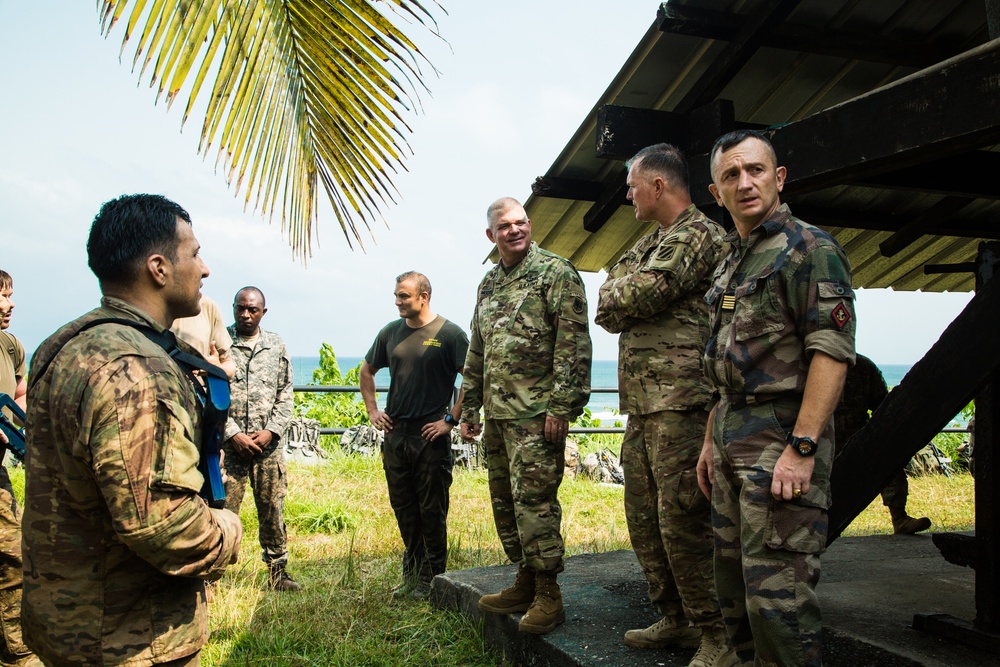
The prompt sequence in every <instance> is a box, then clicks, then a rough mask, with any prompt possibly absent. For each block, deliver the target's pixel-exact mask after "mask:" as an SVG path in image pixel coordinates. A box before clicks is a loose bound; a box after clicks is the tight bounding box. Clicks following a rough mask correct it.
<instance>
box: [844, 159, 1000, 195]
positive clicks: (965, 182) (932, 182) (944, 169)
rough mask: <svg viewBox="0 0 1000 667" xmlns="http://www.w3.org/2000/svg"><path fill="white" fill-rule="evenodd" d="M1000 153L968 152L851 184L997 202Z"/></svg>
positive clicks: (999, 189) (999, 183) (999, 186)
mask: <svg viewBox="0 0 1000 667" xmlns="http://www.w3.org/2000/svg"><path fill="white" fill-rule="evenodd" d="M996 174H1000V153H997V152H994V151H969V152H968V153H962V154H959V155H949V156H946V157H943V158H939V159H936V160H931V161H929V162H925V163H924V164H921V165H919V166H916V167H904V168H902V169H898V170H896V171H892V172H886V173H884V174H878V175H877V176H871V177H869V178H863V179H859V180H857V181H855V182H854V183H852V185H861V186H865V187H873V188H888V189H891V190H906V191H912V192H924V193H927V192H930V193H934V194H940V195H945V196H951V197H968V198H970V199H1000V181H998V180H997V178H996Z"/></svg>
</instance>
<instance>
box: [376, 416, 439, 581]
mask: <svg viewBox="0 0 1000 667" xmlns="http://www.w3.org/2000/svg"><path fill="white" fill-rule="evenodd" d="M438 419H440V416H438V415H434V416H432V417H429V418H426V419H412V420H404V419H393V420H392V431H389V432H388V433H386V434H385V440H384V441H383V443H382V468H383V469H384V470H385V481H386V485H387V486H388V487H389V504H390V505H391V506H392V511H393V513H395V515H396V523H397V524H398V525H399V534H400V537H402V538H403V547H404V550H403V578H404V579H405V580H408V581H412V580H420V581H423V582H430V580H431V579H433V578H434V575H437V574H441V573H442V572H444V571H445V567H446V566H447V564H448V490H449V489H450V488H451V479H452V477H451V469H452V456H451V438H450V437H449V436H447V435H443V436H441V437H440V438H438V439H437V440H432V441H427V440H425V439H424V438H423V437H421V435H420V429H421V427H423V425H424V424H427V423H428V422H432V421H437V420H438Z"/></svg>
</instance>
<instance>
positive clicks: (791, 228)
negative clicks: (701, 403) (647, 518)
mask: <svg viewBox="0 0 1000 667" xmlns="http://www.w3.org/2000/svg"><path fill="white" fill-rule="evenodd" d="M726 240H727V241H728V242H730V243H731V244H732V249H731V251H730V253H729V255H728V256H727V257H726V259H725V260H724V261H723V263H722V264H720V265H719V267H718V268H717V270H716V272H715V277H714V279H713V283H714V284H713V286H712V288H711V289H710V290H709V292H708V294H707V295H706V296H705V299H706V301H708V303H709V305H710V306H711V308H712V315H713V316H712V337H711V338H710V339H709V341H708V344H707V346H706V349H705V364H706V373H707V375H708V379H709V381H711V382H712V384H713V385H714V386H715V387H716V388H717V389H718V390H719V394H720V398H719V402H718V404H717V407H716V414H715V422H714V424H713V433H714V442H715V458H714V469H715V478H714V480H713V486H712V508H713V515H712V521H713V527H714V530H715V543H716V556H715V582H716V592H717V593H718V596H719V603H720V605H721V608H722V613H723V617H724V618H725V621H726V626H727V633H728V634H729V636H730V639H731V640H732V643H733V646H734V648H735V649H736V651H737V654H738V655H739V657H740V659H741V660H743V662H744V663H746V662H748V661H751V660H755V662H754V664H755V665H780V666H782V667H792V666H796V665H820V664H821V661H822V636H821V634H822V623H821V620H820V609H819V601H818V598H817V596H816V583H817V582H818V581H819V574H820V558H819V556H820V554H821V553H822V552H823V550H824V548H825V545H826V535H827V527H828V526H827V509H828V508H829V506H830V469H831V467H832V464H833V451H834V450H833V447H834V442H833V440H834V428H833V420H832V419H831V422H830V424H829V425H828V426H827V427H826V429H825V430H824V431H823V434H822V436H821V437H820V438H819V440H818V442H817V452H816V454H815V468H814V471H813V474H812V479H811V480H810V488H809V491H808V492H807V493H805V494H804V495H802V496H800V497H797V498H794V499H793V500H791V501H779V500H775V499H774V498H773V497H772V495H771V481H772V477H773V473H774V465H775V463H776V462H777V460H778V458H779V457H780V456H781V454H782V452H784V451H785V447H786V435H787V433H788V432H789V431H791V430H792V429H793V428H794V425H795V421H796V419H797V416H798V412H799V408H800V405H801V402H802V393H803V391H804V389H805V383H806V376H807V373H808V370H809V363H810V360H811V358H812V354H813V353H814V352H816V351H820V352H823V353H825V354H827V355H829V356H830V357H832V358H833V359H835V360H837V361H843V362H847V363H849V364H853V363H854V330H855V317H854V301H853V298H854V292H853V291H852V289H851V269H850V264H849V263H848V261H847V256H846V254H845V253H844V250H843V248H841V247H840V245H839V244H838V243H837V241H836V240H835V239H834V238H833V237H832V236H830V235H829V234H828V233H826V232H824V231H823V230H821V229H818V228H816V227H814V226H812V225H808V224H806V223H804V222H802V221H801V220H798V219H796V218H794V217H792V215H791V212H790V211H789V209H788V207H787V206H786V205H782V206H780V207H779V208H778V209H777V210H776V211H775V212H774V213H773V214H772V215H771V216H770V218H768V219H767V220H765V221H764V222H763V223H761V224H760V225H758V226H757V227H756V228H754V229H753V230H752V231H751V232H750V234H749V235H748V237H747V238H745V239H741V238H740V236H739V234H738V233H737V232H736V231H735V230H734V231H732V232H730V233H729V234H728V235H727V237H726ZM755 652H756V655H755Z"/></svg>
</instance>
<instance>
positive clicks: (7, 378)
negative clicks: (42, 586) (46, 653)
mask: <svg viewBox="0 0 1000 667" xmlns="http://www.w3.org/2000/svg"><path fill="white" fill-rule="evenodd" d="M13 292H14V280H13V278H11V276H10V274H9V273H7V272H6V271H3V270H0V393H4V394H7V395H8V396H10V397H11V398H12V399H14V402H15V403H17V405H18V406H20V407H21V409H22V410H23V409H24V407H25V394H26V392H27V383H26V382H25V379H24V378H25V376H26V375H27V363H26V355H25V352H24V346H23V345H21V341H19V340H18V339H17V338H15V337H14V336H13V334H11V333H9V332H8V331H6V329H7V328H8V327H9V326H10V321H11V316H12V314H13V311H14V301H13V299H12V298H11V296H12V294H13ZM6 416H7V418H8V419H11V418H12V417H13V415H12V414H10V413H9V411H7V412H6ZM6 443H7V438H6V437H4V434H3V432H2V431H0V447H4V445H6ZM0 452H2V454H0V461H9V460H10V457H11V454H10V453H9V452H6V451H5V450H4V449H0ZM22 567H23V561H22V559H21V508H20V506H19V505H18V504H17V500H15V498H14V489H13V488H12V487H11V484H10V476H9V475H8V473H7V467H6V466H5V465H2V464H0V665H4V666H7V665H38V664H41V661H39V660H38V658H36V657H35V656H34V655H32V653H31V651H30V650H29V649H28V647H27V646H25V645H24V641H23V640H22V638H21V580H22V575H21V570H22Z"/></svg>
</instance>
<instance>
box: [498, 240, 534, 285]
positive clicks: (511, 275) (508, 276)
mask: <svg viewBox="0 0 1000 667" xmlns="http://www.w3.org/2000/svg"><path fill="white" fill-rule="evenodd" d="M537 252H538V244H537V243H535V242H534V241H532V242H531V245H529V246H528V252H527V254H526V255H525V256H524V257H522V258H521V261H520V262H518V263H517V266H515V267H514V268H513V269H512V270H511V271H510V272H507V271H505V270H504V267H503V262H502V261H501V262H497V265H496V267H495V269H494V270H495V271H496V280H497V281H498V282H507V281H509V280H514V279H515V278H517V277H518V276H519V275H520V274H521V271H523V270H524V267H525V266H527V265H528V264H529V263H530V262H531V260H532V259H533V258H534V257H535V254H536V253H537Z"/></svg>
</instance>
